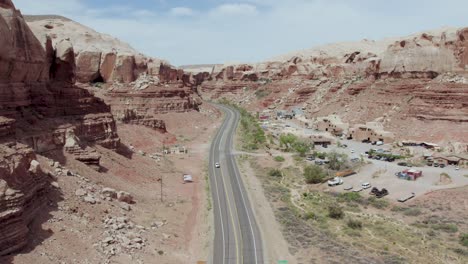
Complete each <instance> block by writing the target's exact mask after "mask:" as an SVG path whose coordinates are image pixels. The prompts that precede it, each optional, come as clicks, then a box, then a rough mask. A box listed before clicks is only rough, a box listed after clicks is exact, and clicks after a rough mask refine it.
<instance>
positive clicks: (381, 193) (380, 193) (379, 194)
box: [375, 188, 388, 198]
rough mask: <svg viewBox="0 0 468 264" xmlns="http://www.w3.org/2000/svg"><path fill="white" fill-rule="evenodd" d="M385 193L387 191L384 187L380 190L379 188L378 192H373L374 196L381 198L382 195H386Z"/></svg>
mask: <svg viewBox="0 0 468 264" xmlns="http://www.w3.org/2000/svg"><path fill="white" fill-rule="evenodd" d="M386 195H388V191H387V189H385V188H383V189H382V190H380V191H379V192H377V193H376V194H375V196H376V197H377V198H382V197H384V196H386Z"/></svg>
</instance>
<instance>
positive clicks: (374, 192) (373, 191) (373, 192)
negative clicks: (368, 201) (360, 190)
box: [369, 187, 379, 195]
mask: <svg viewBox="0 0 468 264" xmlns="http://www.w3.org/2000/svg"><path fill="white" fill-rule="evenodd" d="M378 192H379V189H377V187H372V189H371V191H370V192H369V194H370V195H376V194H377V193H378Z"/></svg>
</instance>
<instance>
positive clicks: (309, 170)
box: [304, 165, 326, 184]
mask: <svg viewBox="0 0 468 264" xmlns="http://www.w3.org/2000/svg"><path fill="white" fill-rule="evenodd" d="M325 177H326V174H325V172H323V170H322V168H320V167H319V166H317V165H310V166H307V167H305V168H304V178H305V180H306V182H307V183H312V184H317V183H321V182H322V181H323V180H324V179H325Z"/></svg>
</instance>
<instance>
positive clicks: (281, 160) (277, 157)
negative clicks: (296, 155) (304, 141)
mask: <svg viewBox="0 0 468 264" xmlns="http://www.w3.org/2000/svg"><path fill="white" fill-rule="evenodd" d="M275 161H277V162H284V157H283V156H276V157H275Z"/></svg>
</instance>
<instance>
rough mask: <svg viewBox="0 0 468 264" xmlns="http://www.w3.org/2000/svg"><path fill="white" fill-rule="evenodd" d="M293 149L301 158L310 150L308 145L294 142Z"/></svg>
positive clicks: (302, 142)
mask: <svg viewBox="0 0 468 264" xmlns="http://www.w3.org/2000/svg"><path fill="white" fill-rule="evenodd" d="M293 148H294V150H295V151H296V152H297V153H299V155H300V156H301V157H305V155H306V153H307V152H308V151H309V150H310V147H309V144H307V143H306V142H304V141H296V142H295V143H294V144H293Z"/></svg>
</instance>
